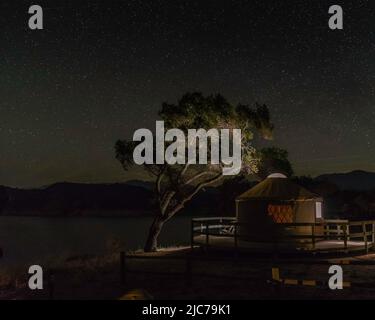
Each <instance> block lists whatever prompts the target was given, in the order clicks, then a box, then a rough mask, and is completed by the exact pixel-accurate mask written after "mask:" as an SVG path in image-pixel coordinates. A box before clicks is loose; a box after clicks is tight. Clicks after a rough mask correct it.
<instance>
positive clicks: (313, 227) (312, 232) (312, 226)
mask: <svg viewBox="0 0 375 320" xmlns="http://www.w3.org/2000/svg"><path fill="white" fill-rule="evenodd" d="M311 240H312V246H313V249H315V224H312V225H311Z"/></svg>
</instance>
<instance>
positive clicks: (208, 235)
mask: <svg viewBox="0 0 375 320" xmlns="http://www.w3.org/2000/svg"><path fill="white" fill-rule="evenodd" d="M209 226H210V225H209V223H208V222H206V247H208V241H209V237H210V228H209Z"/></svg>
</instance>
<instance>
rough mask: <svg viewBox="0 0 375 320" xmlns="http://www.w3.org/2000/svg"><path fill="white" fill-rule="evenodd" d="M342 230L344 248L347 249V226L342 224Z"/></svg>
mask: <svg viewBox="0 0 375 320" xmlns="http://www.w3.org/2000/svg"><path fill="white" fill-rule="evenodd" d="M342 228H343V232H344V248H345V249H348V225H347V224H344V225H343V226H342Z"/></svg>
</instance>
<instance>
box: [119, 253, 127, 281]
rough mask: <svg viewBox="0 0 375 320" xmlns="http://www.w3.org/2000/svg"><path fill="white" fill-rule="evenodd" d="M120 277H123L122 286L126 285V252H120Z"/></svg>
mask: <svg viewBox="0 0 375 320" xmlns="http://www.w3.org/2000/svg"><path fill="white" fill-rule="evenodd" d="M120 276H121V284H122V285H125V284H126V261H125V252H124V251H121V252H120Z"/></svg>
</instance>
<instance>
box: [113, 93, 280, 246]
mask: <svg viewBox="0 0 375 320" xmlns="http://www.w3.org/2000/svg"><path fill="white" fill-rule="evenodd" d="M159 116H160V118H161V120H163V121H164V125H165V129H166V130H168V129H172V128H177V129H180V130H182V131H183V132H184V133H187V131H188V129H205V130H209V129H212V128H216V129H218V130H221V129H229V131H231V130H233V129H241V134H242V137H241V138H242V140H241V154H242V166H241V172H242V173H243V172H246V173H254V172H256V171H257V168H258V164H259V161H260V159H259V157H258V156H257V152H256V150H255V148H254V147H253V145H252V140H253V138H254V134H255V133H258V134H259V135H260V136H261V137H262V138H266V139H269V138H271V137H272V130H273V125H272V124H271V122H270V115H269V111H268V108H267V107H266V106H265V105H259V104H255V106H254V107H249V106H248V105H243V104H238V105H236V106H234V105H232V104H230V103H229V102H228V101H227V100H226V99H225V98H224V97H222V96H221V95H210V96H204V95H202V94H201V93H197V92H195V93H187V94H185V95H183V96H182V98H181V99H180V100H179V101H178V103H177V104H168V103H163V105H162V109H161V111H160V112H159ZM137 144H139V142H138V143H135V142H133V141H126V140H119V141H117V143H116V146H115V151H116V158H117V159H118V160H119V161H120V163H121V164H122V166H123V168H124V169H125V170H128V169H129V167H130V166H132V165H134V161H133V151H134V148H135V147H136V146H137ZM187 145H188V144H186V147H187ZM197 146H199V144H197ZM210 150H211V148H210V147H208V148H207V151H208V153H210ZM185 154H187V152H186V153H185ZM196 154H197V156H198V155H199V147H197V152H196ZM209 156H210V155H209ZM142 166H143V167H144V169H145V170H146V171H147V172H148V173H150V174H151V175H153V176H154V178H155V200H156V202H157V209H156V212H155V217H154V220H153V222H152V225H151V227H150V230H149V234H148V237H147V241H146V244H145V247H144V250H145V251H146V252H150V251H156V249H157V241H158V236H159V234H160V231H161V229H162V227H163V225H164V224H165V223H166V222H167V221H168V220H170V219H171V218H172V217H173V216H175V215H176V213H178V212H180V211H181V210H182V209H183V208H184V207H185V206H186V205H187V204H188V202H189V201H190V200H192V199H193V197H194V196H196V195H197V194H198V193H199V192H200V191H201V190H202V189H204V188H205V187H208V186H215V185H218V184H220V182H221V181H222V180H223V179H224V178H225V177H226V176H224V175H223V172H222V169H223V164H210V163H209V162H208V163H207V164H203V165H202V164H189V163H188V161H186V164H174V165H170V164H167V163H166V164H144V165H142Z"/></svg>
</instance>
